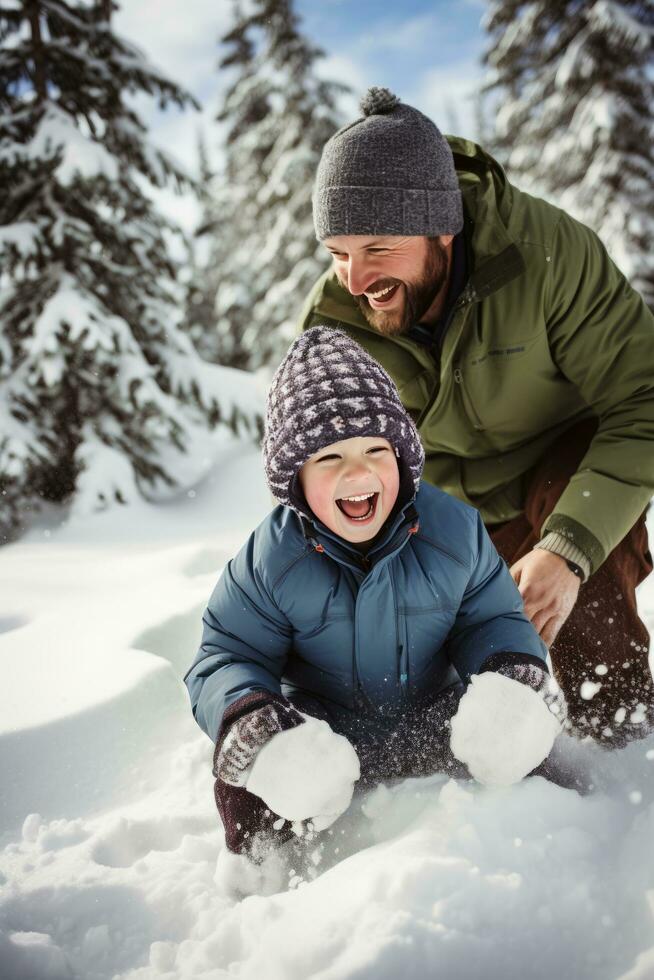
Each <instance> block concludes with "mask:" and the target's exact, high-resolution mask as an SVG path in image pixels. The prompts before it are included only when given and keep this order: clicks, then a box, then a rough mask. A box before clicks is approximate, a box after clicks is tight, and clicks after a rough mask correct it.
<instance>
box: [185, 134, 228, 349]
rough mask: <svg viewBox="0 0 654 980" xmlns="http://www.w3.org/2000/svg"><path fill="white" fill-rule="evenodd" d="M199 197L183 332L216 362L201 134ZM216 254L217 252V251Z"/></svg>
mask: <svg viewBox="0 0 654 980" xmlns="http://www.w3.org/2000/svg"><path fill="white" fill-rule="evenodd" d="M197 160H198V167H197V169H198V180H197V198H198V202H199V205H200V220H199V224H198V227H197V229H196V232H195V234H194V235H193V237H192V238H191V239H190V240H188V239H187V240H186V243H185V244H186V247H187V254H188V258H187V261H186V263H185V271H186V275H187V281H186V286H185V299H184V317H185V318H184V323H183V325H182V326H183V329H184V330H185V331H186V332H187V333H188V334H189V336H190V338H191V340H192V342H193V345H194V346H195V348H196V350H197V351H198V352H199V353H200V354H201V356H202V357H204V358H205V359H206V360H209V361H211V360H215V355H216V311H215V297H216V292H217V290H218V283H219V280H218V270H217V268H216V267H215V266H214V264H213V258H215V254H214V256H213V258H212V262H211V263H210V262H209V261H208V251H209V241H208V235H207V232H208V231H210V230H211V229H212V228H213V227H214V216H213V208H214V200H213V198H212V196H211V184H212V181H213V176H214V175H213V173H212V170H211V164H210V161H209V153H208V150H207V142H206V137H205V134H204V133H203V132H200V133H199V134H198V144H197ZM214 253H215V250H214Z"/></svg>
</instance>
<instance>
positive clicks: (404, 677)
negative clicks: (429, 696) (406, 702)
mask: <svg viewBox="0 0 654 980" xmlns="http://www.w3.org/2000/svg"><path fill="white" fill-rule="evenodd" d="M399 659H400V664H399V666H400V670H399V674H400V688H401V690H402V693H403V694H405V693H406V689H407V682H408V680H409V674H408V664H407V663H406V660H405V659H404V645H403V644H402V643H400V658H399Z"/></svg>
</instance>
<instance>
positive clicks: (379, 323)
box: [323, 235, 453, 335]
mask: <svg viewBox="0 0 654 980" xmlns="http://www.w3.org/2000/svg"><path fill="white" fill-rule="evenodd" d="M452 237H453V236H452V235H441V236H440V237H439V238H425V237H417V236H408V237H400V236H397V235H382V236H377V237H373V236H369V235H340V236H337V237H335V238H326V239H325V241H324V242H323V244H324V245H325V247H326V248H327V249H328V250H329V252H331V254H332V256H333V259H334V270H335V272H336V275H337V276H338V279H339V282H340V283H341V285H342V286H343V287H344V288H345V289H347V290H348V292H349V293H351V294H352V296H354V298H355V299H356V300H357V302H358V304H359V306H360V308H361V311H362V312H363V315H364V316H365V318H366V320H367V321H368V323H370V325H371V326H373V327H374V328H375V329H376V330H378V331H379V332H380V333H382V334H389V335H390V334H400V333H405V332H406V331H407V330H408V329H409V327H411V326H412V325H413V324H414V323H419V322H420V321H421V320H424V321H425V322H429V317H430V313H432V314H433V312H434V310H433V308H434V307H436V306H437V304H436V302H435V301H436V300H437V299H438V297H439V295H440V294H441V292H442V291H443V289H444V288H445V286H446V284H447V279H448V272H449V260H448V254H449V252H448V246H449V245H450V244H451V242H452ZM434 319H435V316H434Z"/></svg>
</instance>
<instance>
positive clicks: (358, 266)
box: [347, 258, 379, 296]
mask: <svg viewBox="0 0 654 980" xmlns="http://www.w3.org/2000/svg"><path fill="white" fill-rule="evenodd" d="M376 278H379V277H378V276H377V275H376V273H375V272H374V270H373V269H372V268H371V266H370V264H369V263H367V262H363V261H361V260H360V259H356V260H355V259H352V258H351V259H350V261H349V263H348V267H347V288H348V291H349V292H350V293H352V295H353V296H360V295H361V293H365V291H366V289H368V288H369V287H370V286H372V284H373V283H374V282H375V279H376Z"/></svg>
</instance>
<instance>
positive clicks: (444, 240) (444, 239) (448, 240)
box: [438, 235, 454, 248]
mask: <svg viewBox="0 0 654 980" xmlns="http://www.w3.org/2000/svg"><path fill="white" fill-rule="evenodd" d="M438 240H439V242H440V243H441V245H444V246H445V248H447V246H448V245H451V244H452V242H453V241H454V235H439V236H438Z"/></svg>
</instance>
